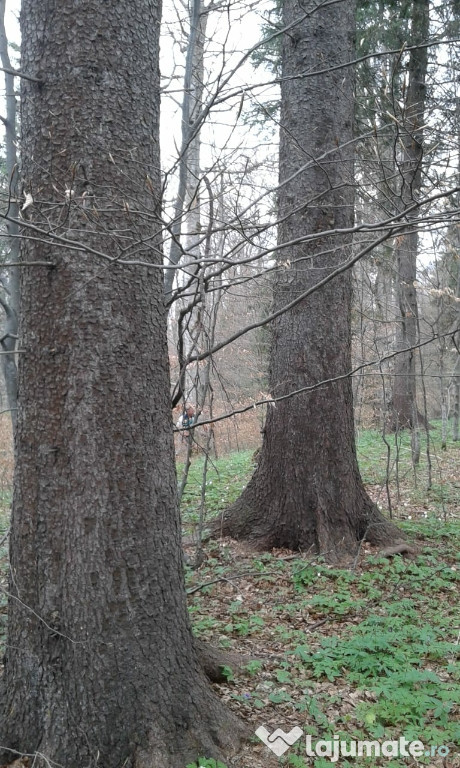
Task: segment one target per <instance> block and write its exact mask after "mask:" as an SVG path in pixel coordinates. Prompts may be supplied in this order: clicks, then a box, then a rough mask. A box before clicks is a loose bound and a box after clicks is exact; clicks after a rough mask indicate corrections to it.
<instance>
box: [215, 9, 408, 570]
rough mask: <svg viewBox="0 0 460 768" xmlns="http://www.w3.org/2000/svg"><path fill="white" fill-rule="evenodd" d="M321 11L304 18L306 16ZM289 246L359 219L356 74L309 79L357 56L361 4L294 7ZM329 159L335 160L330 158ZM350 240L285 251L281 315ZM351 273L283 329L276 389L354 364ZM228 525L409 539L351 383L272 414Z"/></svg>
mask: <svg viewBox="0 0 460 768" xmlns="http://www.w3.org/2000/svg"><path fill="white" fill-rule="evenodd" d="M308 11H310V14H309V15H307V16H306V18H305V12H308ZM300 18H303V21H301V23H299V24H298V25H297V26H295V27H294V28H291V29H289V32H288V33H287V34H285V35H284V39H283V80H282V86H281V91H282V101H281V135H280V139H281V145H280V183H281V189H280V193H279V211H280V217H281V220H282V223H281V225H280V227H279V243H280V244H282V243H286V242H289V241H292V240H294V239H296V238H299V237H301V236H306V235H314V234H317V233H321V232H325V231H327V230H331V229H342V228H346V227H350V226H352V224H353V203H354V194H353V150H352V147H351V146H350V145H347V142H350V140H351V139H352V137H353V109H354V107H353V71H352V69H340V70H338V71H336V72H331V73H330V74H325V75H319V76H317V77H313V78H311V77H309V78H303V77H302V73H308V72H311V71H312V70H314V69H324V68H325V67H327V66H328V65H330V66H333V65H336V64H342V63H344V62H346V61H349V60H351V59H353V39H354V3H353V2H351V1H348V0H347V2H341V3H337V4H333V5H330V6H328V7H326V8H324V9H322V8H321V6H318V7H317V3H316V2H306V3H304V2H303V3H300V2H298V0H285V3H284V23H285V24H286V25H291V24H292V22H293V21H294V20H295V19H300ZM324 153H327V155H326V156H324ZM350 247H351V242H350V239H349V238H348V237H347V236H344V235H339V236H336V237H333V236H327V235H324V236H322V235H318V236H317V238H316V239H315V240H314V241H312V242H310V243H306V244H303V245H296V246H290V247H289V248H283V249H281V250H280V251H279V253H278V261H279V263H280V265H281V269H280V271H279V272H278V273H277V277H276V281H275V285H274V308H275V310H276V309H278V308H279V307H282V306H284V305H285V304H287V303H288V302H290V301H292V300H293V299H294V298H296V297H297V296H298V295H299V293H302V292H304V291H305V290H307V289H308V288H310V287H311V286H312V285H315V284H316V283H318V282H319V281H320V280H321V279H323V278H324V277H325V276H327V275H328V274H329V273H330V272H331V271H332V270H334V269H335V268H337V266H338V265H340V264H341V263H342V262H343V261H344V260H346V258H347V256H348V255H349V249H350ZM350 306H351V274H350V272H347V273H345V274H343V275H341V276H340V277H339V278H336V279H335V280H333V281H331V282H330V283H329V284H328V285H326V286H325V287H323V288H322V289H320V290H318V291H317V292H315V293H314V294H312V296H310V297H309V298H308V299H306V300H304V301H302V302H301V303H300V304H298V305H297V306H296V307H295V309H293V310H291V311H289V312H286V313H285V314H283V315H282V316H281V317H280V318H278V320H277V321H276V322H275V323H274V326H273V329H272V344H271V358H270V387H271V393H272V395H273V397H275V398H276V397H280V396H283V395H286V394H288V393H291V392H293V391H295V390H297V389H299V388H301V387H308V386H311V385H316V384H317V383H318V382H321V381H324V380H325V379H330V378H334V377H337V376H342V375H343V374H346V373H347V372H348V371H349V370H350V369H351V329H350ZM219 526H220V530H221V531H222V532H223V533H225V534H229V535H232V536H234V537H236V538H244V539H248V540H249V541H251V542H252V543H253V544H254V545H255V546H257V547H259V548H269V547H275V546H276V547H289V548H292V549H301V550H304V551H311V552H320V553H322V554H324V555H325V556H326V557H327V558H329V559H330V560H335V559H338V558H341V557H342V556H344V555H346V556H348V555H350V554H352V553H354V552H355V551H356V547H357V541H358V540H359V539H361V538H362V537H364V536H366V537H367V538H368V539H369V540H371V541H374V542H376V543H393V541H394V540H395V539H397V538H401V537H400V536H399V535H398V532H397V530H396V529H395V528H394V526H392V525H390V524H389V523H388V522H387V521H386V520H385V519H384V518H383V517H382V516H381V515H380V514H379V513H378V510H377V509H376V507H375V506H374V505H373V504H372V502H371V500H370V499H369V498H368V496H367V494H366V492H365V490H364V487H363V484H362V482H361V478H360V475H359V470H358V465H357V461H356V452H355V443H354V428H353V403H352V388H351V380H350V379H348V378H347V379H345V380H342V381H340V382H334V383H331V384H325V385H323V386H321V387H320V388H318V389H316V390H315V391H313V392H310V393H307V394H301V395H298V396H295V397H292V398H290V399H287V400H285V401H282V402H278V403H276V406H275V405H274V406H273V407H271V408H269V409H268V416H267V422H266V426H265V432H264V439H263V446H262V451H261V455H260V461H259V464H258V467H257V469H256V472H255V474H254V476H253V477H252V479H251V481H250V483H249V484H248V486H247V488H246V489H245V491H244V492H243V494H242V495H241V497H240V498H239V499H238V500H237V502H236V503H235V504H234V505H233V506H232V507H231V508H230V509H229V510H228V512H227V513H226V514H225V515H224V518H223V520H222V521H219Z"/></svg>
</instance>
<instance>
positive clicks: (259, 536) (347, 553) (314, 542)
mask: <svg viewBox="0 0 460 768" xmlns="http://www.w3.org/2000/svg"><path fill="white" fill-rule="evenodd" d="M362 507H363V509H362V512H361V515H360V516H356V518H355V519H354V520H353V521H352V522H350V523H349V525H348V526H346V527H345V528H344V529H343V531H342V532H341V533H339V532H338V531H337V530H330V529H329V528H328V527H327V522H326V520H323V519H322V516H321V515H319V514H317V515H315V533H314V535H313V536H312V534H311V527H310V530H309V531H308V530H305V531H302V530H298V531H295V532H294V534H293V533H292V532H291V531H289V536H287V535H286V528H285V527H284V528H283V527H277V526H276V525H270V520H269V519H268V518H267V517H265V519H264V518H263V516H261V515H260V512H258V511H255V510H253V509H251V508H250V507H248V506H246V504H243V502H242V498H241V497H240V499H239V500H237V502H235V504H234V505H232V507H230V508H229V509H228V510H227V511H226V512H225V513H224V515H223V516H222V517H220V518H217V519H215V520H212V521H211V522H210V523H209V524H208V529H207V531H206V537H205V539H204V540H205V541H207V540H209V539H212V538H220V537H222V536H229V537H230V538H233V539H235V540H237V541H245V542H246V543H247V544H248V545H249V546H251V547H252V548H253V549H254V550H256V551H269V550H271V549H276V548H287V549H291V550H293V551H301V552H303V553H304V554H306V553H310V554H311V555H312V556H313V555H321V556H322V557H324V558H325V559H326V560H328V561H329V562H337V561H340V560H341V559H342V558H343V557H354V556H355V555H356V552H357V550H358V547H359V544H360V543H361V542H362V541H367V542H369V543H370V544H372V545H374V546H377V547H395V546H402V547H407V544H406V542H405V535H404V533H403V532H402V531H401V530H400V529H399V528H398V527H397V526H396V525H395V524H394V523H393V522H392V521H391V520H388V519H387V518H385V517H384V516H383V515H382V513H381V512H380V511H379V510H378V508H377V507H376V506H375V505H374V504H373V503H372V502H371V501H370V499H365V500H364V501H363V505H362Z"/></svg>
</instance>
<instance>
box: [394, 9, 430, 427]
mask: <svg viewBox="0 0 460 768" xmlns="http://www.w3.org/2000/svg"><path fill="white" fill-rule="evenodd" d="M429 22H430V1H429V0H413V2H412V19H411V44H412V45H417V44H420V43H424V42H425V41H426V40H427V39H428V36H429ZM427 66H428V49H427V48H423V47H421V48H416V49H415V50H412V51H411V52H410V57H409V66H408V76H409V82H408V87H407V91H406V104H405V110H404V115H403V116H402V120H401V129H400V136H399V137H398V138H399V139H400V142H401V144H402V146H403V156H402V159H401V161H400V163H399V172H400V174H401V188H400V199H399V201H398V207H399V210H404V209H405V208H407V207H410V206H411V205H413V203H414V202H415V201H416V200H417V198H418V196H419V194H420V190H421V186H422V160H423V125H424V113H425V100H426V96H425V94H426V86H425V80H426V74H427ZM416 227H417V214H413V215H412V217H411V218H410V220H409V227H408V231H407V232H403V233H402V234H400V235H399V236H398V237H397V239H396V284H397V295H398V310H399V317H398V318H397V320H398V325H397V331H396V349H397V350H398V351H400V350H407V349H408V348H411V347H412V348H413V347H415V346H416V344H417V341H418V306H417V290H416V279H417V253H418V233H417V229H416ZM415 356H416V350H415V349H409V351H407V352H401V353H400V354H398V356H397V357H396V360H395V368H394V383H393V397H392V404H391V410H390V427H391V428H392V429H393V430H394V431H397V430H398V429H401V428H410V429H413V430H417V427H418V422H419V421H420V420H422V421H424V417H423V416H421V415H420V414H419V413H418V409H417V387H416V369H415Z"/></svg>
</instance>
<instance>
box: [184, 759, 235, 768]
mask: <svg viewBox="0 0 460 768" xmlns="http://www.w3.org/2000/svg"><path fill="white" fill-rule="evenodd" d="M187 768H227V765H226V764H225V763H221V761H220V760H214V758H213V757H199V758H198V760H197V761H196V762H195V763H189V764H188V765H187Z"/></svg>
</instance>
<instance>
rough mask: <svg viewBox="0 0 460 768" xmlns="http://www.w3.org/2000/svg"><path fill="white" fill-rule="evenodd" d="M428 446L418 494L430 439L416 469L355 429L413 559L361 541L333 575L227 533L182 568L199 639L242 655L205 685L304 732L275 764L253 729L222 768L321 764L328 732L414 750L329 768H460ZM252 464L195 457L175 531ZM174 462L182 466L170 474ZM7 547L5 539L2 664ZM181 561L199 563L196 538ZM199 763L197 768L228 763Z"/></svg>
mask: <svg viewBox="0 0 460 768" xmlns="http://www.w3.org/2000/svg"><path fill="white" fill-rule="evenodd" d="M429 439H430V447H429V456H430V463H431V488H430V490H428V491H427V490H426V489H427V484H428V462H427V453H426V445H424V452H423V453H422V459H421V462H420V465H419V467H418V468H417V471H416V473H414V469H413V467H412V465H411V461H410V446H409V444H408V441H407V438H405V437H404V438H403V440H402V441H401V442H398V443H395V440H394V438H390V442H389V445H388V446H387V445H386V444H385V443H384V442H383V441H382V438H381V436H380V435H379V434H378V433H377V432H373V431H363V432H361V433H360V434H358V436H357V442H358V452H359V461H360V466H361V472H362V474H363V478H364V480H365V483H366V486H367V488H368V490H369V492H370V494H371V495H372V497H373V498H374V500H375V501H376V502H377V503H378V504H379V505H380V506H381V507H382V508H383V510H384V511H385V512H386V513H387V514H388V511H389V505H391V513H392V516H393V518H394V520H395V522H396V523H397V524H398V525H400V526H401V528H402V529H403V530H404V531H405V533H406V534H407V536H408V540H409V541H410V542H411V543H413V544H415V546H416V548H417V550H418V554H416V555H411V556H409V557H401V556H396V557H394V558H391V559H388V558H385V557H382V556H380V555H379V553H378V551H377V550H376V549H375V548H372V547H369V546H367V545H366V544H364V545H363V546H362V548H361V550H360V553H359V557H358V558H356V559H355V560H353V561H352V562H349V563H344V564H343V566H342V567H340V568H337V567H334V568H332V567H329V566H328V565H327V564H325V563H324V562H322V560H321V558H312V557H307V556H306V555H301V554H299V553H292V552H289V551H283V550H276V551H271V552H267V553H262V554H261V553H258V554H255V553H254V552H251V551H250V550H249V549H247V548H246V547H244V546H242V545H241V544H238V543H236V542H234V541H231V540H221V541H218V542H210V543H209V544H207V545H205V547H204V560H203V562H202V564H201V565H200V567H199V568H197V569H192V568H190V567H187V569H186V585H187V590H188V595H189V605H190V614H191V618H192V623H193V627H194V632H195V634H196V635H197V636H198V637H200V638H202V639H204V640H206V641H208V642H210V643H211V644H214V645H215V646H217V647H220V648H222V649H224V650H229V651H232V652H236V653H238V654H242V655H243V656H244V657H246V658H247V659H248V661H246V663H244V664H243V665H242V666H241V665H238V666H234V668H232V667H231V666H229V667H227V668H226V669H225V675H226V682H225V683H224V684H219V685H216V686H215V687H216V691H217V692H218V694H219V696H221V697H222V698H223V699H224V700H225V701H226V702H227V703H228V706H229V707H230V708H232V709H233V710H234V711H236V712H237V714H238V715H239V716H240V717H241V719H242V720H243V721H245V722H246V723H247V724H248V725H249V727H250V730H251V732H253V733H254V734H255V731H256V729H258V728H259V727H260V726H264V727H265V728H266V729H267V731H268V732H269V733H272V732H273V731H275V730H276V729H278V728H279V729H281V730H282V731H284V732H285V733H289V732H290V731H291V730H292V729H293V728H299V729H301V731H302V732H303V734H302V736H301V737H300V738H299V739H298V740H297V741H296V743H295V744H293V745H292V746H291V747H290V748H289V749H287V745H285V746H286V751H285V753H284V754H283V756H281V757H277V756H275V755H274V754H273V753H272V752H271V751H270V750H269V748H268V747H267V746H265V744H263V743H262V741H260V740H259V739H258V738H257V736H256V735H254V737H253V739H252V740H251V741H250V742H249V743H248V744H247V745H246V747H245V748H244V750H243V751H242V752H240V753H239V754H238V755H237V756H236V757H229V759H228V761H227V765H228V766H229V767H230V766H234V767H235V768H272V766H273V768H275V766H281V765H285V766H292V768H307V766H308V768H310V767H311V768H326V766H330V765H331V759H330V757H331V755H328V754H327V751H328V749H329V748H330V747H329V746H328V744H323V745H322V746H321V744H320V743H318V740H323V741H324V740H334V736H336V737H340V740H341V741H344V742H346V745H345V746H346V748H347V749H352V740H356V741H364V740H368V741H370V740H376V741H378V742H379V743H380V744H383V743H384V742H385V741H398V739H400V738H401V737H404V738H405V739H407V741H408V742H410V741H415V740H417V741H421V742H422V743H423V745H424V747H423V753H424V754H423V755H421V756H419V757H417V759H415V758H414V757H410V756H409V757H396V756H395V753H394V747H393V746H391V745H390V746H389V747H388V754H389V755H390V756H387V757H383V756H382V757H375V756H372V757H366V756H362V757H356V758H353V757H352V758H349V759H348V758H347V757H344V756H340V757H339V758H338V760H337V761H336V762H334V763H332V764H334V765H337V766H339V768H351V767H352V766H353V768H356V767H357V766H370V767H371V768H375V767H376V766H381V765H382V766H387V768H400V766H405V765H410V766H415V765H425V766H431V767H433V768H441V767H442V768H460V752H459V742H460V663H459V652H460V612H459V594H460V555H459V552H460V461H459V459H460V444H459V443H453V442H448V444H447V448H446V450H441V448H440V434H439V429H438V428H435V429H433V430H431V431H430V437H429ZM2 466H3V469H4V482H3V483H2V482H1V478H2ZM253 468H254V466H253V461H252V451H243V452H240V453H232V454H229V455H227V456H224V457H222V458H219V459H210V460H209V461H208V463H207V468H206V473H205V477H204V478H203V470H204V460H203V457H201V456H195V455H194V456H193V458H192V465H191V469H190V472H189V477H188V482H187V486H186V489H185V492H184V495H183V499H182V514H183V521H184V527H185V530H186V531H187V532H188V533H192V532H194V531H196V527H197V524H198V521H199V518H200V513H203V514H204V515H205V520H204V525H205V522H206V519H211V518H213V517H215V516H216V514H218V513H219V512H221V511H222V510H223V509H225V507H226V506H227V505H228V504H229V503H230V502H231V501H233V500H234V499H235V498H236V497H237V496H238V494H239V493H240V492H241V490H242V488H243V487H244V485H245V484H246V483H247V481H248V479H249V477H250V475H251V473H252V471H253ZM10 469H11V468H9V469H8V468H7V469H5V461H3V465H2V457H1V456H0V542H2V539H3V538H4V535H5V533H6V530H7V526H8V507H9V503H10V490H11V484H10V480H9V481H7V479H5V478H10ZM181 470H182V466H181V465H179V466H178V476H179V480H180V474H181ZM203 480H204V483H205V486H204V488H205V493H204V494H202V482H203ZM5 545H6V541H5V542H3V544H0V657H1V655H2V647H1V646H2V644H3V643H4V640H5V636H4V635H5V620H6V600H5V597H4V594H3V596H2V594H1V588H3V589H4V590H5V589H6V566H7V550H6V546H5ZM187 555H188V557H189V559H190V560H191V561H192V562H193V559H194V555H195V552H194V548H193V547H189V548H188V550H187ZM297 733H300V731H298V732H297ZM306 736H309V737H311V750H313V754H312V755H310V756H308V755H307V754H306V741H305V737H306ZM335 742H337V738H336V739H335ZM336 747H337V745H336ZM366 749H367V748H365V750H364V751H365V752H366ZM315 750H317V753H318V754H315ZM425 753H429V754H425ZM332 756H333V755H332ZM197 757H198V756H197ZM200 757H201V758H202V759H200V761H199V765H201V766H204V768H222V765H221V764H219V763H216V761H214V760H212V759H210V757H209V756H206V755H203V756H200ZM197 765H198V763H197Z"/></svg>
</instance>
